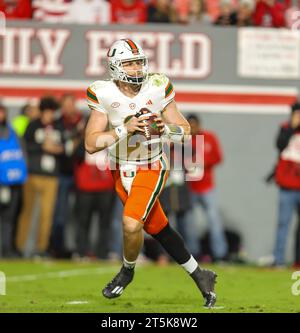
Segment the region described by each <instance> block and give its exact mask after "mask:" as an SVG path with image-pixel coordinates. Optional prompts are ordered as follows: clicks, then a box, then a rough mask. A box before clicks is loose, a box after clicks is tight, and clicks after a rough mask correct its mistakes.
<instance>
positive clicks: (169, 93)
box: [162, 77, 175, 109]
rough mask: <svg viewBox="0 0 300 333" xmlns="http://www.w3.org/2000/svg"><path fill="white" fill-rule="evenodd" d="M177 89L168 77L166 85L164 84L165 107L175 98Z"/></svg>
mask: <svg viewBox="0 0 300 333" xmlns="http://www.w3.org/2000/svg"><path fill="white" fill-rule="evenodd" d="M174 97H175V91H174V88H173V85H172V83H171V81H170V80H169V79H168V78H167V77H166V85H165V86H164V98H163V102H162V104H163V105H162V106H163V109H164V108H165V107H166V106H167V105H168V104H169V103H170V102H171V101H172V100H173V99H174Z"/></svg>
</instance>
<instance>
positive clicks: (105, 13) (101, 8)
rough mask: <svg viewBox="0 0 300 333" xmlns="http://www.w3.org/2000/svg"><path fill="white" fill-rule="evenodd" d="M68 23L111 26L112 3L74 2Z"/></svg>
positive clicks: (97, 1) (85, 0)
mask: <svg viewBox="0 0 300 333" xmlns="http://www.w3.org/2000/svg"><path fill="white" fill-rule="evenodd" d="M78 13H80V15H79V14H78ZM68 22H70V23H79V24H101V25H104V24H109V23H110V22H111V9H110V2H109V1H106V0H72V2H71V3H70V8H69V16H68Z"/></svg>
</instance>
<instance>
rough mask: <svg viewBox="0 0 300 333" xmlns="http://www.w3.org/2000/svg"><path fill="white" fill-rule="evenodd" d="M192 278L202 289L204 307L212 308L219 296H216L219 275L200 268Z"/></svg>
mask: <svg viewBox="0 0 300 333" xmlns="http://www.w3.org/2000/svg"><path fill="white" fill-rule="evenodd" d="M192 278H193V279H194V281H195V282H196V284H197V286H198V288H199V289H200V291H201V293H202V295H203V297H204V299H205V304H204V306H205V307H207V308H212V307H213V306H214V305H215V303H216V301H217V295H216V294H215V284H216V278H217V274H216V273H215V272H213V271H210V270H208V269H200V268H198V269H197V270H196V271H195V272H194V273H193V274H192Z"/></svg>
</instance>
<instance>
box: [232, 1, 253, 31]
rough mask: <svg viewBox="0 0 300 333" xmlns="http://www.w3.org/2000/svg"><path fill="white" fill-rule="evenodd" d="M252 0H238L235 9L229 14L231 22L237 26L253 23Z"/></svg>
mask: <svg viewBox="0 0 300 333" xmlns="http://www.w3.org/2000/svg"><path fill="white" fill-rule="evenodd" d="M254 6H255V4H254V2H253V0H240V2H239V4H238V6H237V10H236V11H235V12H234V13H232V14H231V23H232V25H235V26H237V27H246V26H251V25H253V21H252V16H253V11H254Z"/></svg>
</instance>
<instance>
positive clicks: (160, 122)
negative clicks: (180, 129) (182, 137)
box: [154, 116, 165, 134]
mask: <svg viewBox="0 0 300 333" xmlns="http://www.w3.org/2000/svg"><path fill="white" fill-rule="evenodd" d="M154 120H155V122H156V125H157V127H158V128H159V131H160V133H161V134H163V133H164V132H165V123H164V122H163V120H162V118H161V117H159V116H157V117H156V118H155V119H154Z"/></svg>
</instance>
